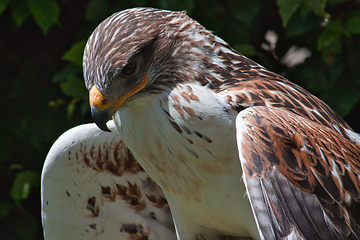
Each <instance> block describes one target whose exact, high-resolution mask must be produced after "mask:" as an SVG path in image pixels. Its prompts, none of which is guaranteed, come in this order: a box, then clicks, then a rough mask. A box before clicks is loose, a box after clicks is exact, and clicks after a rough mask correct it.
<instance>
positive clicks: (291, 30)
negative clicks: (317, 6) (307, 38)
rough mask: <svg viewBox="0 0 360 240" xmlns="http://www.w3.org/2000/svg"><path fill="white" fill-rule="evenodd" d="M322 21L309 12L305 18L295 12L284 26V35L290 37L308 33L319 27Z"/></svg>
mask: <svg viewBox="0 0 360 240" xmlns="http://www.w3.org/2000/svg"><path fill="white" fill-rule="evenodd" d="M322 21H323V20H322V19H320V18H319V17H316V16H315V15H313V14H309V15H308V16H307V17H306V18H305V17H302V16H301V15H300V14H295V15H294V17H293V18H292V19H291V21H290V22H289V25H288V26H287V28H286V36H287V37H292V36H299V35H302V34H305V33H308V32H310V31H312V30H315V29H317V28H319V27H320V25H321V22H322Z"/></svg>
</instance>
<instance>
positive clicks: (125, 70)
mask: <svg viewBox="0 0 360 240" xmlns="http://www.w3.org/2000/svg"><path fill="white" fill-rule="evenodd" d="M207 38H211V39H213V38H214V36H213V35H212V34H211V33H210V32H208V31H206V30H205V28H204V27H202V26H201V25H200V24H198V23H197V22H196V21H194V20H192V19H191V18H190V17H188V16H187V15H186V12H172V11H165V10H157V9H151V8H134V9H128V10H125V11H122V12H118V13H115V14H114V15H112V16H110V17H109V18H107V19H106V20H104V21H103V22H102V23H101V24H100V25H99V26H98V27H97V28H96V29H95V31H94V32H93V33H92V35H91V36H90V38H89V40H88V42H87V45H86V47H85V52H84V59H83V67H84V78H85V84H86V87H87V88H88V90H89V92H90V105H91V113H92V116H93V119H94V121H95V123H96V124H97V125H98V127H99V128H100V129H102V130H104V131H109V130H108V128H107V127H106V122H107V121H108V120H109V119H110V118H111V117H112V115H113V114H114V113H115V112H116V111H117V110H118V109H119V108H120V107H122V106H125V105H126V104H128V103H130V102H131V100H132V99H134V98H136V97H139V96H142V95H143V94H154V93H155V94H156V93H158V92H161V91H163V90H164V89H166V88H169V87H170V88H171V87H172V86H174V85H175V84H176V83H178V82H179V81H185V80H186V81H192V80H194V79H195V78H197V77H199V76H202V75H203V74H202V73H201V71H202V69H204V67H202V66H199V65H200V64H202V63H201V62H203V61H200V60H201V59H204V58H206V57H207V55H209V54H211V51H209V48H210V47H208V49H207V50H206V49H202V50H201V51H199V50H198V49H199V48H204V47H205V48H206V45H205V46H204V41H205V40H206V41H207ZM211 39H210V40H211ZM207 42H209V41H207ZM210 42H211V41H210ZM195 63H196V64H195Z"/></svg>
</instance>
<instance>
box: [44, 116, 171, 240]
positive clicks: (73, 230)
mask: <svg viewBox="0 0 360 240" xmlns="http://www.w3.org/2000/svg"><path fill="white" fill-rule="evenodd" d="M109 123H110V124H108V125H109V126H110V129H112V132H111V133H107V132H103V131H101V130H100V129H98V127H97V126H96V125H95V124H87V125H81V126H78V127H75V128H73V129H70V130H69V131H67V132H65V133H64V134H63V135H62V136H61V137H60V138H59V139H58V140H57V141H56V142H55V143H54V145H53V146H52V148H51V149H50V151H49V153H48V155H47V157H46V161H45V164H44V168H43V173H42V193H41V194H42V196H41V199H42V221H43V228H44V236H45V239H48V240H49V239H75V240H80V239H121V240H125V239H153V240H155V239H176V235H175V230H174V225H173V221H172V217H171V213H170V210H169V207H168V205H167V201H166V199H165V197H164V194H163V192H162V191H161V189H160V188H159V187H158V186H157V185H156V184H155V182H154V181H152V180H151V179H150V178H149V177H148V175H147V174H146V173H145V172H144V171H143V169H142V168H141V167H140V165H139V164H138V163H137V162H136V160H135V159H134V157H133V156H132V154H131V153H130V151H129V149H128V148H127V147H126V146H125V145H124V144H123V142H122V140H121V137H120V136H119V134H118V133H117V132H118V131H116V130H115V126H114V124H113V122H109Z"/></svg>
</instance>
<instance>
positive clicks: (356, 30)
mask: <svg viewBox="0 0 360 240" xmlns="http://www.w3.org/2000/svg"><path fill="white" fill-rule="evenodd" d="M345 29H346V30H347V31H349V32H350V33H353V34H360V16H355V17H352V18H350V19H349V20H348V21H347V22H346V26H345Z"/></svg>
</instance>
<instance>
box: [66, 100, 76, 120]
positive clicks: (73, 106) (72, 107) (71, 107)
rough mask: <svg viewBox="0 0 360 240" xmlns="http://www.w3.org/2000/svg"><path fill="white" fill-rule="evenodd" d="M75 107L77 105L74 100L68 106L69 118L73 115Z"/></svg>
mask: <svg viewBox="0 0 360 240" xmlns="http://www.w3.org/2000/svg"><path fill="white" fill-rule="evenodd" d="M75 107H76V103H75V102H74V101H73V102H71V103H69V105H68V106H67V118H68V119H71V116H72V115H73V114H74V111H75Z"/></svg>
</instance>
